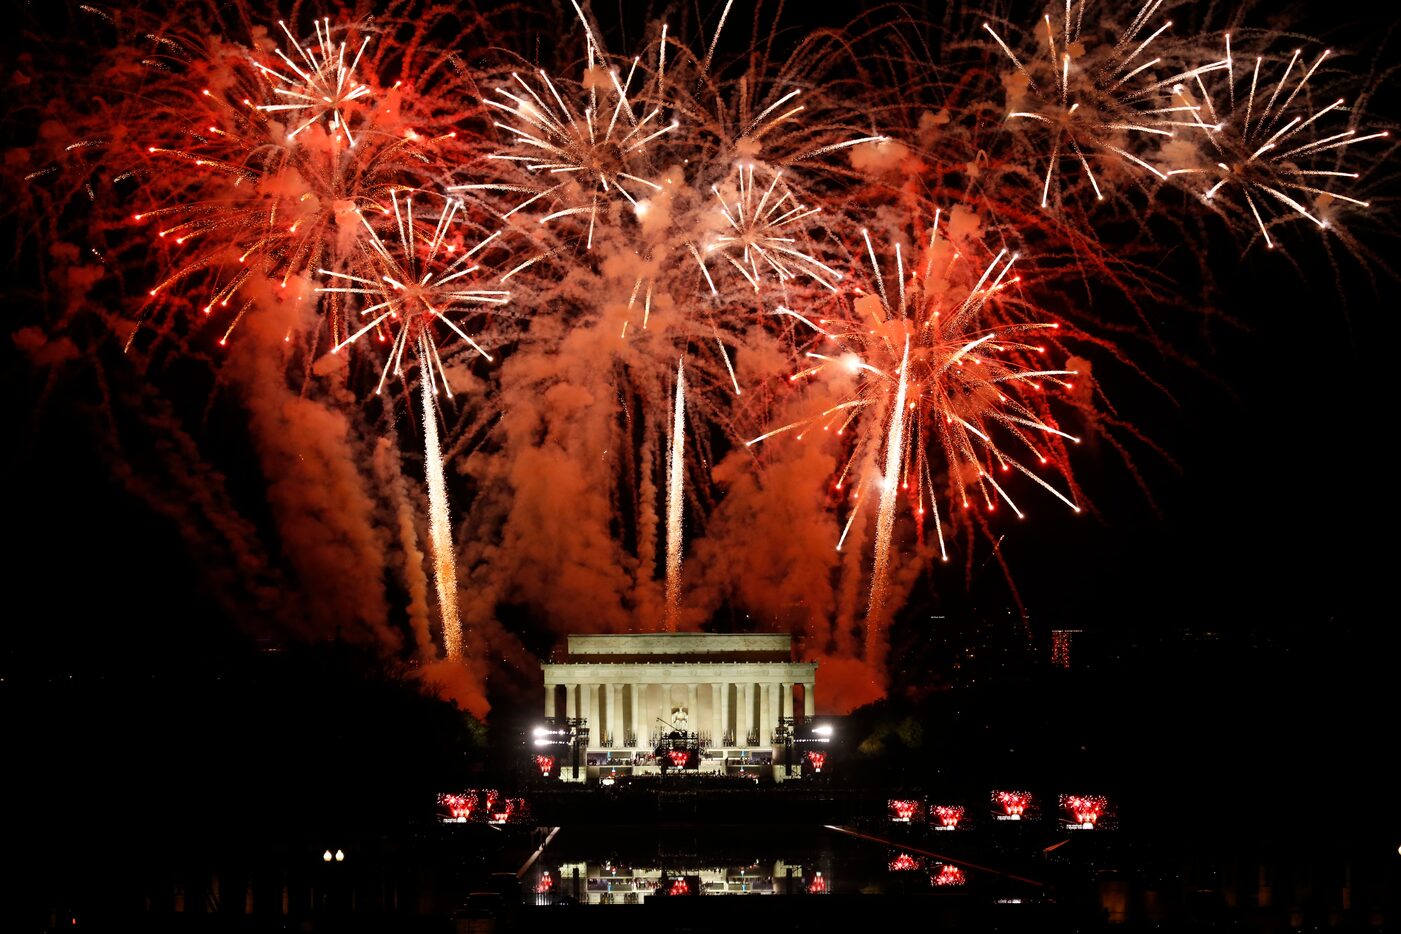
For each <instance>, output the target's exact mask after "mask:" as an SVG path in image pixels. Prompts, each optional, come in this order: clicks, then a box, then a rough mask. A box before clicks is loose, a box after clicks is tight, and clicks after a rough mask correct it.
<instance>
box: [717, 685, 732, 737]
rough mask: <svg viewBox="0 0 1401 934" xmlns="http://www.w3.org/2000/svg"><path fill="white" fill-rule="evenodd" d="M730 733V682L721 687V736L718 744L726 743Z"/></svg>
mask: <svg viewBox="0 0 1401 934" xmlns="http://www.w3.org/2000/svg"><path fill="white" fill-rule="evenodd" d="M728 732H730V685H729V682H726V683H725V684H722V685H720V735H719V736H718V737H716V739H715V742H716V743H717V744H721V743H726V742H727V741H726V739H725V734H726V733H728Z"/></svg>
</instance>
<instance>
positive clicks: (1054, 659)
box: [1051, 629, 1080, 668]
mask: <svg viewBox="0 0 1401 934" xmlns="http://www.w3.org/2000/svg"><path fill="white" fill-rule="evenodd" d="M1079 631H1080V630H1078V629H1053V630H1051V664H1052V665H1055V666H1056V667H1057V668H1069V667H1070V642H1071V637H1072V636H1074V635H1075V634H1076V633H1077V632H1079Z"/></svg>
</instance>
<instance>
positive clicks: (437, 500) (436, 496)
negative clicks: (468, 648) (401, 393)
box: [419, 338, 462, 660]
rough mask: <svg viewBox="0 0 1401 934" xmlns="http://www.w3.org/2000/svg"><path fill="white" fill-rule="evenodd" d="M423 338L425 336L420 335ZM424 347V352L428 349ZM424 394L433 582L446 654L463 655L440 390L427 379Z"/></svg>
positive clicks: (424, 437) (424, 382)
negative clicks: (436, 406)
mask: <svg viewBox="0 0 1401 934" xmlns="http://www.w3.org/2000/svg"><path fill="white" fill-rule="evenodd" d="M419 340H420V342H422V341H424V338H420V339H419ZM427 351H428V348H427V347H424V348H422V349H421V351H420V353H427ZM420 389H421V395H422V396H423V467H424V473H425V474H426V477H425V479H426V480H427V482H428V511H429V516H430V525H429V529H430V532H429V535H430V539H431V541H432V542H433V572H434V574H433V582H434V585H435V586H436V587H437V590H438V609H439V612H440V614H441V615H442V620H443V650H444V652H443V654H444V655H446V656H447V658H448V659H450V660H456V659H460V658H461V657H462V617H461V616H460V615H459V614H458V612H457V552H456V551H455V550H454V549H453V545H452V519H451V517H450V516H449V515H448V490H447V481H446V480H444V478H443V451H442V447H441V446H440V445H439V444H438V413H437V412H435V411H434V410H433V396H434V393H435V392H436V390H434V389H432V388H431V387H430V386H429V383H428V382H427V381H426V380H425V381H423V382H422V385H421V386H420Z"/></svg>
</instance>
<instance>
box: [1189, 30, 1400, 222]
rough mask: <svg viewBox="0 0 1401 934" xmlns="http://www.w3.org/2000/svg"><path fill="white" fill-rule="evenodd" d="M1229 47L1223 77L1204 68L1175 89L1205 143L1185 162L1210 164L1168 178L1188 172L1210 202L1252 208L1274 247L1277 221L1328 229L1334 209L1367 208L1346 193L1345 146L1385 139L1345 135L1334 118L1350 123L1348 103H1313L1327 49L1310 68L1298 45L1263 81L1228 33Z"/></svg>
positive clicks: (1259, 62) (1258, 65) (1258, 64)
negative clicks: (1240, 55) (1237, 54)
mask: <svg viewBox="0 0 1401 934" xmlns="http://www.w3.org/2000/svg"><path fill="white" fill-rule="evenodd" d="M1224 42H1225V58H1224V59H1223V65H1224V67H1223V68H1218V69H1214V70H1215V71H1216V72H1217V74H1215V75H1210V76H1209V77H1208V78H1204V77H1203V74H1204V73H1203V72H1199V73H1197V74H1194V75H1193V76H1192V80H1191V81H1190V82H1184V83H1182V84H1178V85H1176V86H1175V87H1174V88H1173V93H1174V96H1175V98H1176V99H1177V100H1179V101H1180V106H1181V107H1183V108H1184V109H1186V110H1188V111H1189V112H1190V113H1191V114H1192V118H1193V119H1192V125H1193V126H1194V127H1195V128H1196V129H1197V130H1198V131H1199V137H1198V138H1199V139H1202V140H1204V142H1201V143H1199V144H1198V147H1197V151H1196V152H1192V153H1188V158H1189V159H1190V160H1191V161H1192V162H1194V163H1195V162H1202V163H1207V165H1204V166H1201V167H1191V168H1178V169H1174V170H1172V174H1175V175H1180V176H1183V179H1182V180H1183V182H1184V183H1187V184H1189V185H1191V186H1192V190H1193V191H1194V192H1195V193H1196V194H1198V195H1199V196H1200V197H1201V199H1202V201H1203V202H1205V203H1206V204H1208V205H1211V206H1215V207H1218V209H1219V210H1221V211H1223V212H1224V213H1226V214H1228V215H1237V216H1239V215H1245V214H1246V212H1248V218H1249V219H1250V220H1252V221H1253V223H1254V226H1255V228H1256V229H1258V230H1259V232H1260V236H1261V237H1263V238H1264V241H1265V246H1266V247H1269V248H1273V247H1274V245H1275V241H1274V238H1272V237H1271V236H1270V230H1269V228H1270V227H1271V226H1273V225H1274V224H1276V223H1282V222H1284V221H1287V220H1291V219H1292V220H1307V221H1310V222H1312V223H1313V224H1315V225H1316V226H1317V227H1318V228H1319V229H1324V228H1326V227H1327V226H1328V214H1329V212H1330V210H1331V209H1332V208H1333V207H1334V205H1335V204H1338V205H1341V206H1350V207H1354V208H1368V207H1370V206H1371V205H1370V204H1369V202H1367V201H1364V200H1362V199H1360V198H1356V197H1354V196H1352V195H1350V194H1347V193H1346V192H1345V191H1344V190H1341V189H1343V187H1344V186H1346V185H1347V184H1348V183H1349V182H1350V181H1354V180H1356V179H1357V178H1358V177H1359V173H1358V172H1356V171H1349V170H1348V166H1347V165H1346V163H1345V161H1344V160H1345V157H1346V155H1347V147H1349V146H1352V145H1355V144H1357V143H1365V142H1369V141H1372V140H1377V139H1383V138H1386V137H1387V136H1389V133H1388V132H1387V131H1380V132H1367V131H1365V130H1361V129H1359V128H1358V127H1356V126H1355V125H1353V126H1349V127H1347V128H1346V129H1340V128H1339V127H1338V125H1337V122H1336V121H1337V120H1338V118H1339V117H1342V118H1345V119H1347V118H1349V109H1348V107H1347V103H1346V101H1345V100H1344V99H1343V98H1337V99H1335V100H1333V101H1330V102H1329V103H1327V104H1322V105H1319V104H1316V103H1315V99H1316V96H1317V90H1318V89H1317V88H1316V87H1315V84H1316V79H1315V77H1314V76H1315V74H1316V73H1317V72H1318V70H1319V68H1320V66H1322V65H1323V64H1324V62H1325V61H1326V60H1327V59H1328V58H1329V56H1330V54H1331V52H1329V51H1326V50H1325V51H1324V52H1322V53H1320V54H1319V55H1318V57H1317V58H1315V59H1314V60H1313V63H1312V64H1309V63H1308V61H1307V60H1306V59H1305V58H1304V57H1303V53H1302V50H1299V49H1295V50H1294V52H1293V54H1292V55H1291V56H1290V58H1289V62H1288V64H1287V65H1285V66H1284V68H1283V71H1282V72H1280V71H1278V70H1277V69H1276V72H1277V74H1278V75H1279V76H1278V78H1274V79H1272V78H1271V77H1270V70H1271V69H1269V68H1268V67H1265V68H1264V73H1263V75H1262V66H1264V65H1265V59H1264V57H1263V56H1256V57H1255V61H1254V63H1253V65H1252V64H1246V63H1242V62H1238V61H1237V60H1236V58H1235V54H1234V52H1233V51H1232V48H1231V37H1230V34H1229V33H1228V34H1226V36H1225V39H1224ZM1311 82H1313V83H1311ZM1349 122H1352V121H1351V120H1350V119H1349Z"/></svg>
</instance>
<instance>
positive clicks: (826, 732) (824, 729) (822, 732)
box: [812, 724, 832, 736]
mask: <svg viewBox="0 0 1401 934" xmlns="http://www.w3.org/2000/svg"><path fill="white" fill-rule="evenodd" d="M812 731H813V732H814V733H816V734H817V735H818V736H831V735H832V728H831V727H830V726H827V725H826V724H824V725H822V726H817V727H813V729H812Z"/></svg>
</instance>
